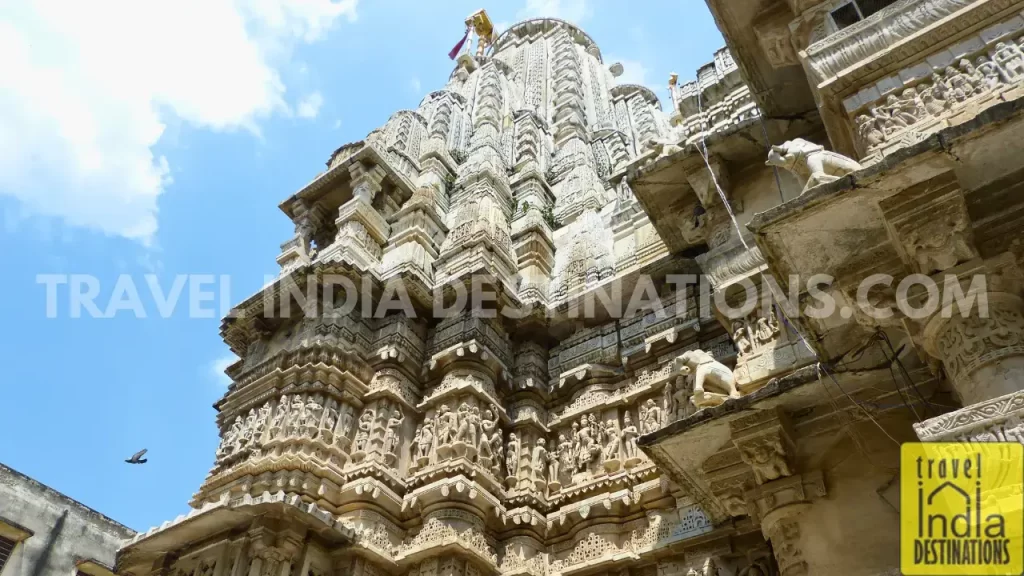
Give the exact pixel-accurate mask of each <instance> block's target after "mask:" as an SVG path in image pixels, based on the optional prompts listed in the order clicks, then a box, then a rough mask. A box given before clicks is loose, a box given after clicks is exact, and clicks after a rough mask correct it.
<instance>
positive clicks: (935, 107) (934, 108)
mask: <svg viewBox="0 0 1024 576" xmlns="http://www.w3.org/2000/svg"><path fill="white" fill-rule="evenodd" d="M920 88H921V102H922V103H923V104H924V109H925V111H927V112H928V113H929V114H931V115H932V116H939V115H940V114H942V112H943V111H945V110H946V108H947V107H948V106H949V103H948V102H946V100H945V99H944V98H941V97H940V96H941V92H942V91H941V89H940V90H939V94H936V93H935V88H934V86H931V85H928V84H921V86H920Z"/></svg>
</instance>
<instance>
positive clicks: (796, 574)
mask: <svg viewBox="0 0 1024 576" xmlns="http://www.w3.org/2000/svg"><path fill="white" fill-rule="evenodd" d="M729 427H730V429H731V432H732V440H733V443H734V444H735V445H736V447H737V448H738V449H739V452H740V458H741V459H742V460H743V462H744V463H746V464H747V465H748V466H750V468H751V469H752V471H753V474H754V480H755V484H756V486H754V487H753V488H752V489H750V490H748V491H747V492H746V494H745V495H744V498H745V500H746V501H747V505H748V508H749V511H750V516H751V518H753V519H755V520H756V521H759V522H760V524H761V532H762V534H764V536H765V538H767V539H768V540H770V541H771V543H772V550H773V551H774V553H775V560H776V562H777V563H778V565H779V574H780V575H781V576H803V575H805V574H815V573H824V572H818V571H816V570H814V569H813V568H814V561H813V559H811V558H807V557H805V555H804V550H803V542H804V541H805V540H806V539H807V538H812V537H813V530H810V529H806V530H805V529H803V527H802V525H801V522H802V521H803V520H804V518H805V516H806V515H805V512H806V511H807V510H808V509H809V508H810V504H811V500H812V499H814V498H817V497H822V496H824V495H825V485H824V482H823V481H822V478H821V473H820V472H809V473H804V474H800V473H798V472H797V468H796V462H795V456H796V450H795V444H794V442H793V435H792V432H791V430H790V427H789V422H788V420H787V419H786V417H785V414H784V413H782V412H781V411H780V410H778V409H775V410H764V411H761V412H757V413H755V414H754V415H752V416H748V417H745V418H739V419H737V420H734V421H732V422H730V423H729Z"/></svg>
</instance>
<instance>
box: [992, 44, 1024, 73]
mask: <svg viewBox="0 0 1024 576" xmlns="http://www.w3.org/2000/svg"><path fill="white" fill-rule="evenodd" d="M994 56H995V58H994V59H995V61H996V64H998V65H999V66H1000V67H1001V68H1002V70H1003V75H1004V77H1005V80H1006V81H1007V82H1013V81H1014V80H1015V79H1016V78H1017V77H1019V76H1024V52H1021V49H1020V47H1018V46H1017V45H1016V44H1014V43H1013V42H1000V43H998V44H996V53H995V55H994Z"/></svg>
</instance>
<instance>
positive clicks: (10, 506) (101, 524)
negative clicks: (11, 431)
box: [0, 464, 134, 576]
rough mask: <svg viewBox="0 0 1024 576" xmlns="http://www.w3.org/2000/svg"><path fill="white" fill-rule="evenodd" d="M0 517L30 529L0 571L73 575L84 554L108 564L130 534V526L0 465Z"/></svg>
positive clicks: (7, 575)
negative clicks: (30, 533) (29, 532)
mask: <svg viewBox="0 0 1024 576" xmlns="http://www.w3.org/2000/svg"><path fill="white" fill-rule="evenodd" d="M65 513H66V514H65ZM62 516H63V517H64V520H63V522H61V521H60V519H61V517H62ZM0 522H8V523H15V524H18V525H20V526H21V527H23V528H25V529H27V530H30V531H32V532H33V534H32V536H29V537H28V538H27V539H25V540H24V541H22V542H21V543H19V544H18V545H17V547H15V549H14V553H13V555H12V556H11V558H10V560H9V561H8V562H7V565H6V566H5V567H4V569H3V572H2V573H0V576H37V575H38V576H74V575H75V566H76V564H77V563H78V562H79V561H81V560H87V559H88V560H93V561H96V562H99V563H101V564H103V565H106V566H110V567H112V566H113V565H114V554H115V553H116V552H117V548H118V547H119V546H120V544H121V542H122V541H123V540H125V539H126V538H129V537H131V536H132V535H133V534H134V531H133V530H131V529H130V528H127V527H125V526H122V525H121V524H118V523H117V522H115V521H113V520H111V519H110V518H107V517H106V516H104V515H102V514H100V513H99V512H96V511H95V510H93V509H91V508H89V507H87V506H84V505H82V504H80V503H78V502H76V501H75V500H72V499H71V498H68V497H67V496H65V495H63V494H61V493H60V492H57V491H56V490H53V489H51V488H48V487H47V486H44V485H43V484H40V483H39V482H36V481H35V480H33V479H31V478H29V477H28V476H25V475H24V474H22V473H20V472H17V471H16V470H12V469H10V468H8V467H6V466H4V465H3V464H0Z"/></svg>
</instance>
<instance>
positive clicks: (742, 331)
mask: <svg viewBox="0 0 1024 576" xmlns="http://www.w3.org/2000/svg"><path fill="white" fill-rule="evenodd" d="M732 341H733V343H735V344H736V355H737V356H746V355H747V354H750V352H751V350H752V348H753V345H752V343H751V342H750V331H749V330H747V325H746V323H745V322H743V320H733V321H732Z"/></svg>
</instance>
